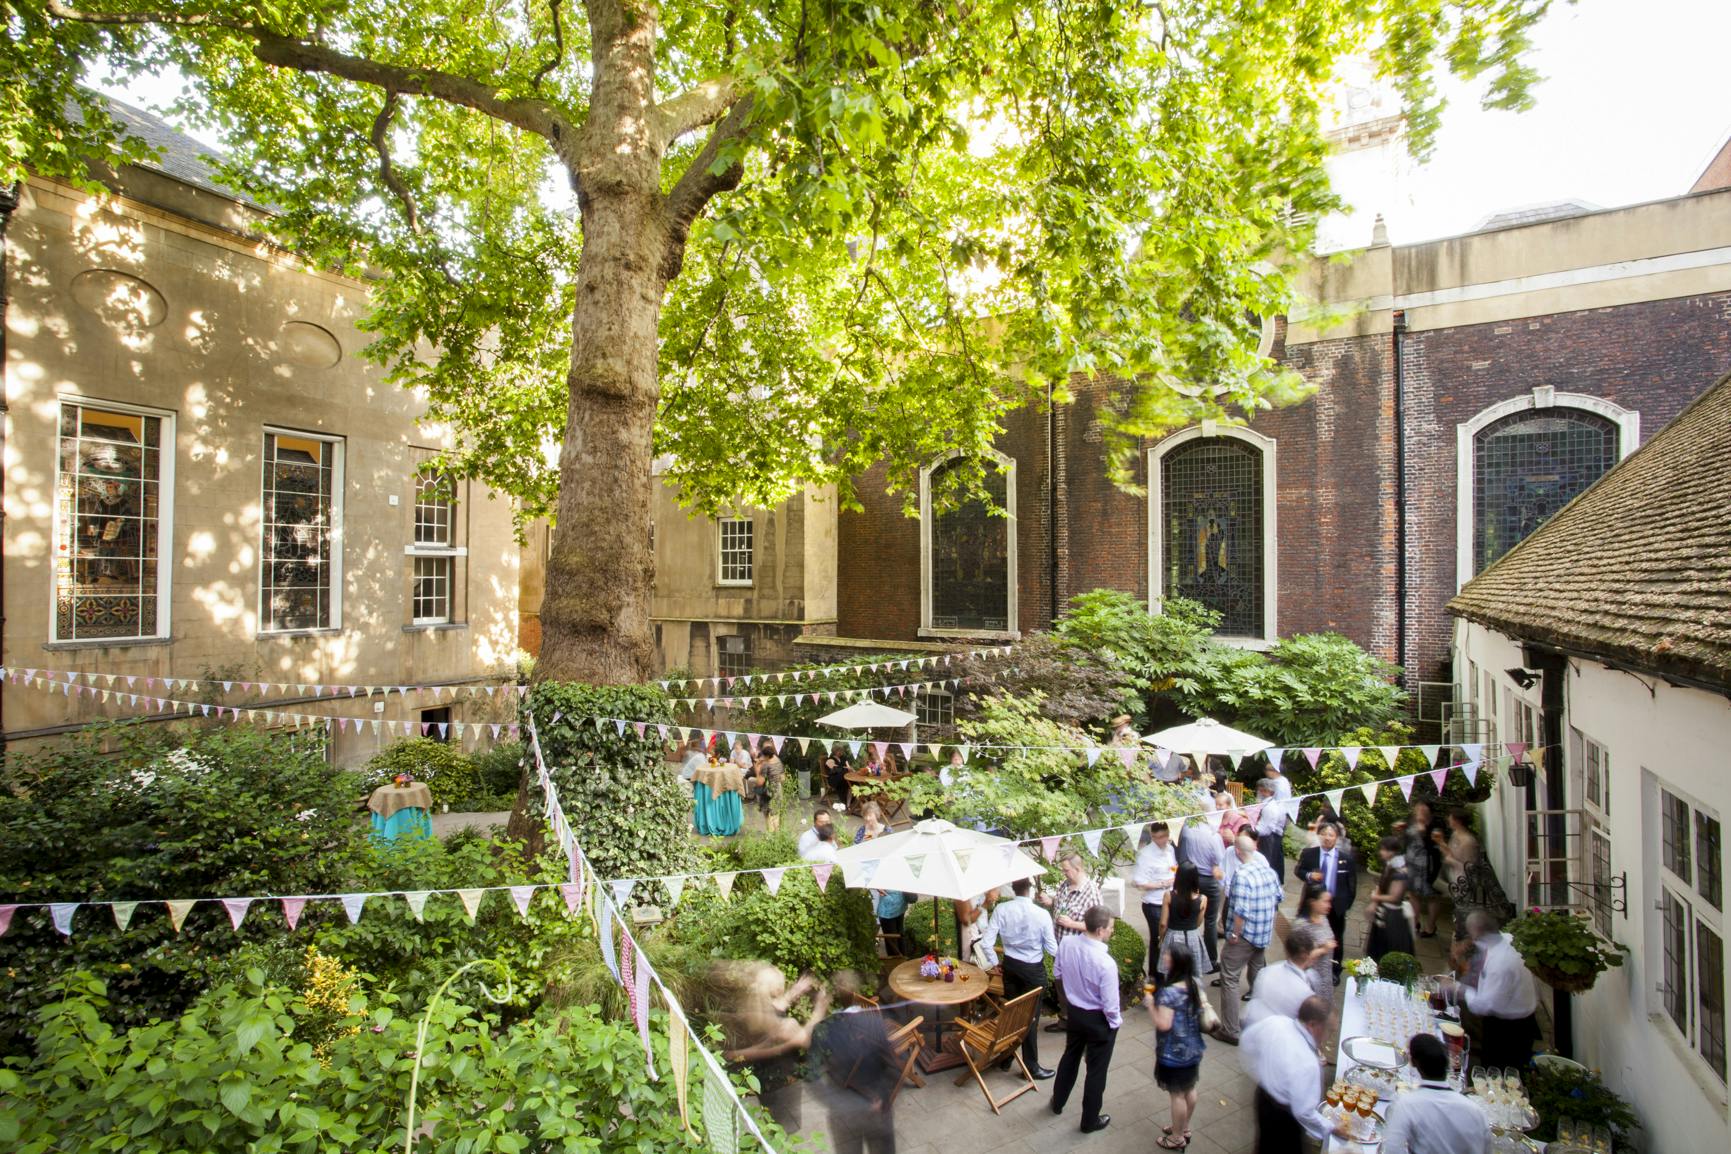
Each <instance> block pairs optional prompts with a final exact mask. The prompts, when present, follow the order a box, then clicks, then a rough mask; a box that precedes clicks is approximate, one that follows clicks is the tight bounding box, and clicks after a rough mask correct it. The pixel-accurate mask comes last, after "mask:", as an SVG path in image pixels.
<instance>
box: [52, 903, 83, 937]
mask: <svg viewBox="0 0 1731 1154" xmlns="http://www.w3.org/2000/svg"><path fill="white" fill-rule="evenodd" d="M78 906H79V903H78V902H52V903H50V904H49V906H48V916H49V917H50V918H52V919H54V928H55V929H57V930H59V931H60V934H61V936H62V937H67V938H69V937H71V936H72V915H73V914H75V913H77V912H78Z"/></svg>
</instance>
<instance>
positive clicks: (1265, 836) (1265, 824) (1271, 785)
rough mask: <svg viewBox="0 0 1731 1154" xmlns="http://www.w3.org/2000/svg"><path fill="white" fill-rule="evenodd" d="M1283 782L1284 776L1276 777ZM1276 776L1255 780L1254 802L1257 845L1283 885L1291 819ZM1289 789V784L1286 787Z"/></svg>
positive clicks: (1284, 882)
mask: <svg viewBox="0 0 1731 1154" xmlns="http://www.w3.org/2000/svg"><path fill="white" fill-rule="evenodd" d="M1278 780H1280V781H1285V780H1286V779H1285V778H1284V777H1282V778H1279V779H1278ZM1275 781H1276V778H1272V777H1265V778H1263V779H1262V780H1261V781H1259V782H1257V783H1256V801H1257V804H1258V805H1259V806H1261V809H1260V810H1259V811H1258V812H1257V815H1256V848H1257V850H1258V851H1260V852H1261V854H1262V856H1263V858H1264V859H1266V860H1267V862H1268V868H1269V869H1271V870H1273V871H1274V876H1275V877H1276V878H1279V879H1280V884H1281V885H1283V886H1284V885H1285V884H1286V837H1285V835H1286V826H1287V823H1288V822H1289V821H1291V820H1292V815H1291V813H1290V812H1289V811H1288V808H1287V807H1288V805H1289V803H1288V802H1284V801H1281V800H1280V798H1279V796H1278V794H1277V787H1276V785H1275ZM1288 788H1289V789H1290V788H1291V787H1290V786H1288Z"/></svg>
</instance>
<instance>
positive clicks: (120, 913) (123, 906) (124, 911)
mask: <svg viewBox="0 0 1731 1154" xmlns="http://www.w3.org/2000/svg"><path fill="white" fill-rule="evenodd" d="M108 910H109V912H110V913H112V914H113V915H114V928H115V929H117V930H119V931H120V932H121V933H125V932H126V927H127V926H129V925H131V924H132V915H133V914H134V913H135V912H137V910H138V903H137V902H115V903H114V904H112V905H111V906H109V907H108Z"/></svg>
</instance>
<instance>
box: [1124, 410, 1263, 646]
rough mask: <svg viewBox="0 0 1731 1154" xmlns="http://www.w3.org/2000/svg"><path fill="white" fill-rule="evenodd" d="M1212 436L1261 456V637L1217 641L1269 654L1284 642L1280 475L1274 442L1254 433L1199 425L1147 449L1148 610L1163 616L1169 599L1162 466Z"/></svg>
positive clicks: (1234, 427) (1216, 424) (1213, 424)
mask: <svg viewBox="0 0 1731 1154" xmlns="http://www.w3.org/2000/svg"><path fill="white" fill-rule="evenodd" d="M1212 437H1231V438H1234V439H1235V440H1239V441H1243V442H1245V443H1246V444H1248V445H1252V446H1254V447H1255V448H1256V449H1258V450H1260V451H1261V453H1262V636H1261V637H1231V636H1221V637H1218V638H1216V640H1219V641H1224V642H1226V643H1227V644H1228V645H1237V646H1240V647H1241V648H1245V649H1269V648H1272V647H1273V646H1274V645H1275V643H1276V642H1278V641H1279V640H1280V632H1279V628H1278V626H1279V609H1280V548H1279V536H1278V534H1277V529H1278V527H1279V524H1280V514H1279V505H1280V500H1279V487H1278V481H1279V477H1280V470H1279V466H1278V462H1277V461H1276V457H1275V453H1276V448H1277V445H1276V442H1275V439H1274V438H1273V437H1266V436H1263V435H1262V434H1261V433H1258V432H1257V431H1256V430H1254V429H1246V428H1244V427H1242V426H1240V425H1223V424H1221V423H1220V422H1218V421H1203V422H1202V423H1201V424H1200V425H1196V426H1194V427H1192V428H1188V429H1185V430H1183V431H1182V432H1177V433H1173V434H1172V435H1171V436H1169V437H1167V438H1165V439H1164V440H1162V441H1161V442H1160V443H1159V444H1157V445H1155V446H1153V447H1152V448H1150V449H1149V450H1148V608H1149V611H1150V612H1153V613H1158V612H1160V606H1161V603H1162V602H1163V601H1164V599H1165V591H1164V588H1163V586H1162V584H1161V581H1160V575H1161V572H1162V569H1163V567H1164V565H1165V560H1166V541H1165V526H1164V524H1163V521H1164V519H1163V518H1162V517H1161V515H1160V503H1161V497H1162V493H1161V482H1162V480H1163V478H1162V476H1161V462H1163V461H1164V460H1165V459H1166V457H1167V456H1168V455H1169V454H1170V453H1171V452H1172V451H1173V450H1174V449H1177V448H1178V447H1180V446H1182V445H1187V444H1189V443H1190V442H1191V441H1200V440H1205V439H1208V438H1212Z"/></svg>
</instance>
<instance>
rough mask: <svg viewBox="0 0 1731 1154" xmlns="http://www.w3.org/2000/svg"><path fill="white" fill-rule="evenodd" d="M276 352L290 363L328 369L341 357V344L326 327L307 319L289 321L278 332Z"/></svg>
mask: <svg viewBox="0 0 1731 1154" xmlns="http://www.w3.org/2000/svg"><path fill="white" fill-rule="evenodd" d="M277 342H278V352H279V353H280V355H281V356H282V359H283V360H285V361H287V362H288V363H289V364H291V365H305V366H306V367H308V368H312V369H328V368H330V367H331V366H332V365H335V364H336V363H337V362H338V361H340V360H342V359H343V346H342V345H341V344H339V343H338V342H337V338H336V337H334V336H332V335H331V334H330V332H329V331H328V330H326V329H322V328H320V327H319V326H318V325H315V324H312V323H311V322H308V321H289V322H288V323H287V324H285V325H283V327H282V332H281V333H280V334H278V337H277Z"/></svg>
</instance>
